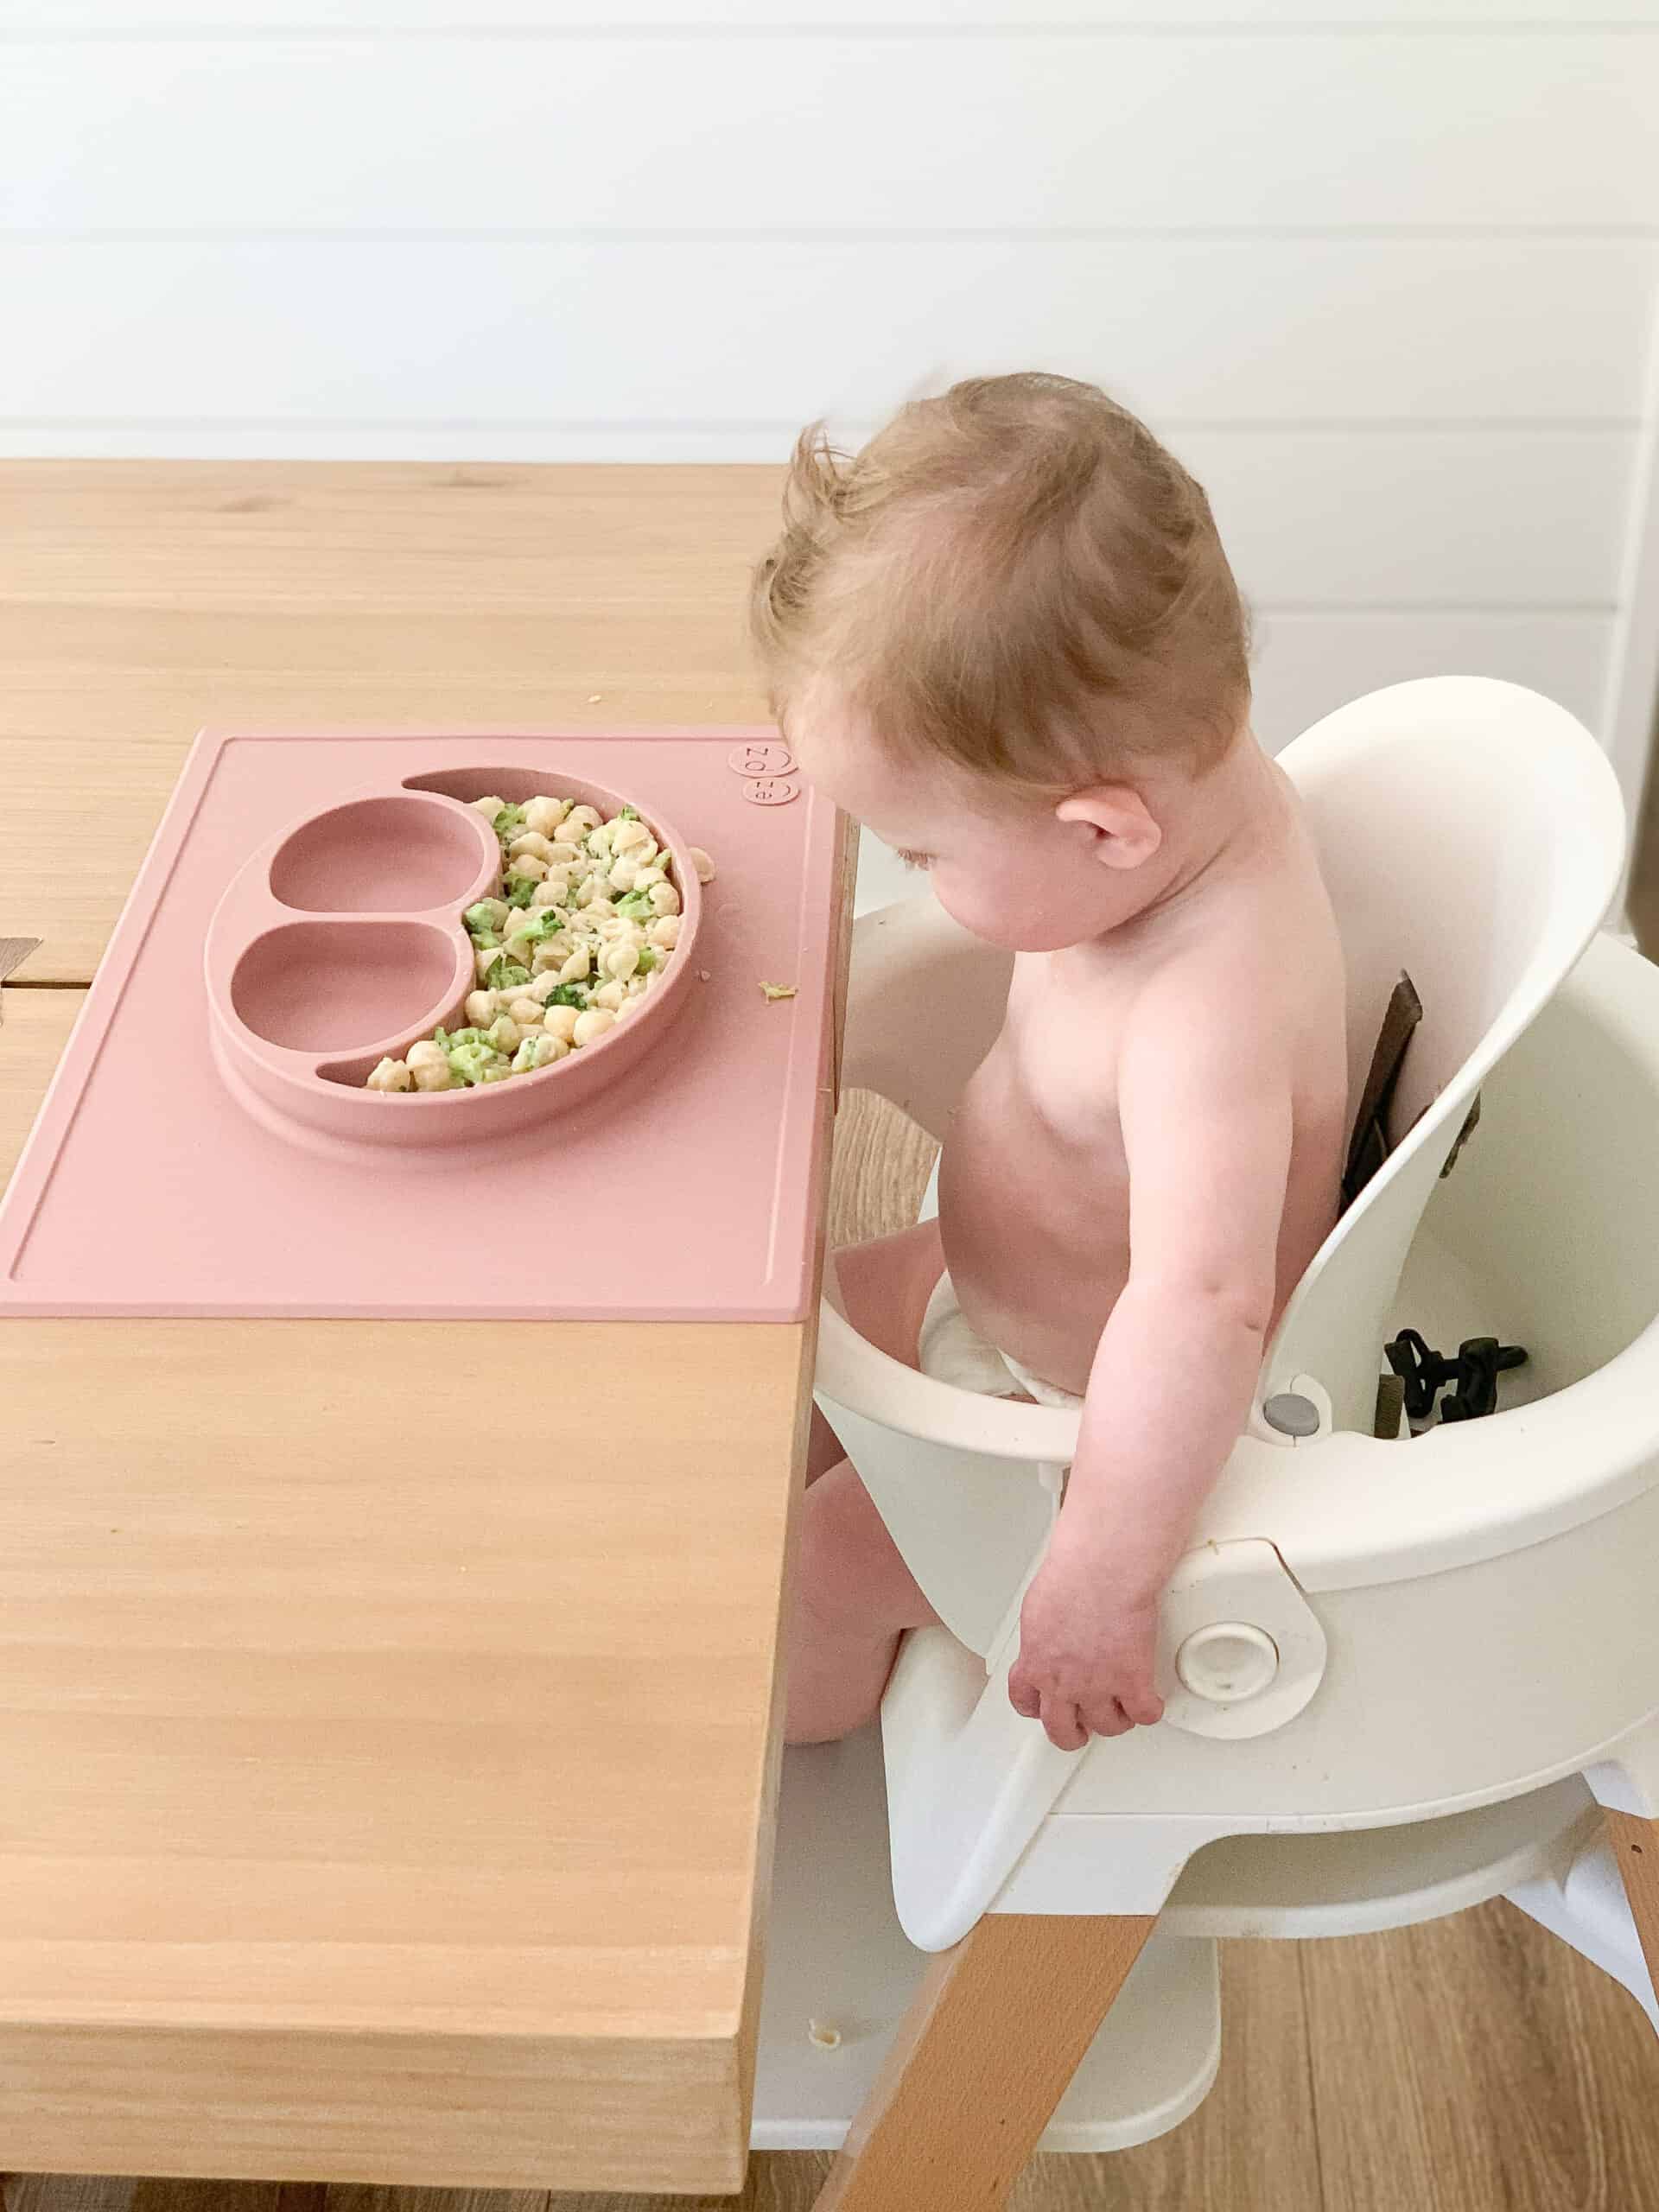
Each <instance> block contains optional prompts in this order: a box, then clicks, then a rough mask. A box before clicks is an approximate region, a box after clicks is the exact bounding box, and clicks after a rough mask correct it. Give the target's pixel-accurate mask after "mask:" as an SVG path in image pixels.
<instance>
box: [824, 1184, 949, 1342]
mask: <svg viewBox="0 0 1659 2212" xmlns="http://www.w3.org/2000/svg"><path fill="white" fill-rule="evenodd" d="M831 1265H832V1266H833V1268H834V1270H835V1280H836V1287H837V1290H838V1293H839V1296H840V1301H841V1308H842V1313H845V1315H846V1317H847V1319H849V1321H850V1322H851V1323H852V1325H853V1326H854V1328H855V1329H856V1330H857V1332H858V1333H859V1335H860V1336H861V1337H862V1338H864V1340H865V1341H866V1343H867V1344H874V1346H875V1347H876V1349H877V1351H884V1352H886V1353H887V1357H888V1358H889V1359H897V1360H900V1361H902V1362H903V1363H904V1364H905V1365H906V1367H914V1366H915V1364H916V1338H917V1336H918V1333H919V1332H920V1329H921V1325H922V1315H923V1313H924V1312H925V1310H926V1306H927V1301H928V1300H929V1299H930V1298H931V1295H932V1294H933V1287H934V1285H935V1284H936V1283H937V1282H938V1280H939V1277H940V1276H941V1274H944V1251H943V1249H942V1248H941V1245H940V1243H939V1224H938V1222H937V1221H936V1220H931V1219H930V1220H927V1221H918V1223H917V1224H916V1225H915V1227H914V1228H913V1229H903V1230H899V1232H898V1234H897V1235H896V1236H877V1237H873V1238H872V1239H871V1241H870V1242H869V1243H867V1244H847V1245H843V1246H842V1248H841V1249H840V1250H839V1251H837V1252H836V1254H835V1255H833V1259H832V1262H831Z"/></svg>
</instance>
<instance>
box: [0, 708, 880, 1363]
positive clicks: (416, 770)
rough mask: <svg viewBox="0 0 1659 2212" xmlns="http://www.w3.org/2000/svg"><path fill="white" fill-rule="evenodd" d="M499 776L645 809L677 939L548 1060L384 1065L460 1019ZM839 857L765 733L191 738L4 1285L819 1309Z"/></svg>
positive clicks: (81, 1043)
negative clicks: (464, 1068) (611, 1011)
mask: <svg viewBox="0 0 1659 2212" xmlns="http://www.w3.org/2000/svg"><path fill="white" fill-rule="evenodd" d="M780 764H781V768H780ZM504 783H511V784H512V785H513V786H514V787H513V789H512V790H510V791H505V792H504V793H503V795H504V796H505V797H506V798H509V799H510V800H512V801H514V802H515V803H516V802H517V800H518V798H519V796H520V795H521V794H523V795H528V794H529V793H530V792H531V791H532V790H533V791H548V792H550V793H551V794H554V795H556V796H563V795H567V794H569V795H574V796H576V797H578V798H580V797H583V796H586V795H587V793H588V791H592V792H593V793H594V801H595V804H599V805H600V806H601V810H602V811H607V812H608V811H610V810H612V809H611V808H610V807H609V806H608V805H607V800H608V799H610V798H617V799H619V800H626V801H627V802H630V803H632V804H633V805H635V806H636V807H637V808H638V810H639V813H640V814H641V816H642V817H643V818H644V820H645V823H646V825H647V827H649V828H652V829H654V830H655V831H656V832H657V834H658V837H659V840H660V842H661V843H662V844H663V846H664V849H666V850H668V851H670V852H671V853H672V855H674V858H675V862H676V876H677V880H678V882H679V883H680V884H681V886H682V887H683V900H684V912H683V919H682V936H681V944H680V948H679V950H678V951H677V953H676V954H675V955H674V956H673V957H671V959H670V960H669V962H668V964H667V966H666V968H665V969H664V973H663V976H662V978H661V981H660V983H659V984H658V985H657V986H655V987H653V989H652V993H651V995H650V996H648V997H647V998H646V999H645V1000H644V1001H643V1002H642V1005H641V1009H640V1012H639V1015H638V1016H637V1018H635V1019H633V1020H629V1021H627V1022H626V1023H624V1024H623V1025H622V1026H621V1027H620V1028H618V1029H617V1030H615V1031H614V1032H613V1033H611V1034H610V1035H609V1036H607V1037H605V1038H603V1039H599V1040H597V1041H595V1042H594V1044H592V1045H590V1046H588V1047H587V1048H586V1049H585V1050H584V1051H582V1052H578V1053H573V1054H572V1055H571V1057H570V1058H569V1059H567V1060H565V1061H563V1063H561V1064H560V1065H556V1066H549V1067H545V1068H542V1069H540V1070H538V1071H537V1072H535V1073H533V1074H528V1075H524V1076H519V1077H514V1078H513V1079H512V1080H511V1081H509V1082H505V1083H500V1084H491V1085H489V1086H488V1087H483V1088H480V1089H477V1090H466V1091H454V1092H446V1093H442V1094H429V1095H421V1096H384V1095H381V1094H379V1093H377V1092H372V1091H368V1090H365V1089H364V1088H363V1077H364V1075H365V1073H366V1072H367V1071H368V1069H369V1068H370V1067H371V1066H372V1065H373V1064H374V1061H375V1059H376V1058H377V1057H378V1056H379V1055H380V1054H381V1053H383V1052H385V1053H386V1054H388V1055H389V1056H392V1057H396V1055H397V1053H398V1052H400V1051H401V1050H402V1049H404V1048H405V1047H406V1046H408V1045H409V1044H410V1042H411V1041H412V1040H413V1039H415V1038H416V1037H417V1036H418V1035H421V1034H425V1033H429V1031H430V1029H431V1028H432V1027H435V1026H436V1025H437V1024H438V1023H441V1022H442V1023H444V1024H446V1025H453V1024H454V1023H455V1022H457V1021H459V1020H464V1015H463V1014H461V1001H462V1000H463V999H464V997H465V995H466V994H467V991H468V990H470V989H471V988H473V986H474V981H475V977H474V974H473V972H472V950H471V947H470V945H469V944H468V941H467V936H466V932H465V930H464V928H463V927H462V925H461V912H462V911H463V908H464V906H465V905H466V903H467V900H468V899H477V898H479V897H480V896H481V895H484V893H485V892H486V891H487V890H488V889H490V888H492V886H491V885H490V883H489V881H488V879H489V877H490V874H491V872H492V870H493V868H494V867H495V865H496V862H497V860H498V858H499V854H498V849H497V848H496V846H495V841H494V837H493V832H492V831H491V830H490V829H489V827H488V825H487V824H486V823H483V821H482V817H480V816H479V815H478V814H477V813H476V812H475V811H474V810H472V809H471V808H470V806H468V805H467V804H466V802H467V800H469V799H470V798H477V797H482V796H484V795H485V794H486V793H487V792H492V791H502V787H503V785H504ZM77 834H79V833H77ZM66 842H67V845H69V846H72V845H73V842H74V838H73V837H67V840H66ZM692 845H696V846H700V847H702V848H703V849H705V850H706V851H707V852H708V853H709V855H710V856H711V857H712V859H713V861H714V864H715V876H714V879H713V880H711V881H710V882H709V884H708V886H707V887H705V888H701V889H700V887H699V886H698V884H697V882H696V871H695V869H694V868H693V867H692V865H691V863H690V859H689V857H688V855H689V852H690V847H691V846H692ZM838 849H839V829H838V823H837V818H836V812H835V810H834V809H833V808H832V807H831V806H830V805H829V804H827V803H826V802H825V801H823V799H822V798H819V797H817V795H816V794H814V793H813V792H811V791H810V790H808V789H807V788H805V786H804V785H803V784H802V782H801V779H800V778H799V776H798V773H796V772H793V770H792V766H791V764H790V763H789V760H788V755H787V754H786V753H784V752H783V750H782V748H781V747H779V745H778V743H777V741H776V733H775V732H773V731H771V730H766V729H759V730H757V729H744V728H709V729H664V730H655V731H640V732H630V733H618V734H614V735H603V734H594V733H593V732H590V731H584V732H581V733H569V732H567V733H561V732H556V731H549V732H546V733H540V734H536V733H525V732H518V733H517V734H510V735H502V734H480V733H467V734H446V733H441V732H434V733H431V734H415V735H410V734H327V735H315V734H291V735H290V734H276V735H248V734H239V733H236V732H229V731H218V732H214V731H207V732H204V733H203V734H202V735H201V736H200V738H199V739H198V740H197V741H196V745H195V747H194V751H193V753H192V754H191V756H190V759H189V761H188V764H187V766H186V768H185V771H184V774H183V776H182V778H181V780H180V783H179V785H178V786H177V788H176V790H175V793H174V796H173V799H172V802H171V804H169V806H168V811H167V814H166V816H165V817H164V819H163V821H162V827H161V829H160V830H159V832H158V834H157V836H156V842H155V844H154V846H153V847H152V849H151V850H150V853H149V857H148V859H147V860H146V861H145V864H144V867H143V870H142V872H141V874H140V875H139V878H138V880H137V885H136V886H135V888H134V891H133V893H132V896H131V898H130V900H129V901H128V904H127V906H126V909H125V911H124V913H123V915H122V917H121V919H120V922H119V924H118V926H117V929H116V932H115V936H114V938H113V940H112V942H111V946H110V949H109V951H108V954H107V955H106V957H105V960H104V962H103V964H102V965H101V967H100V968H99V972H98V976H97V978H96V980H95V981H94V982H93V984H92V989H91V992H90V993H89V995H88V998H87V1001H86V1008H85V1011H84V1012H83V1014H82V1016H81V1019H80V1021H79V1025H78V1026H77V1028H76V1030H75V1033H74V1035H73V1038H72V1039H71V1041H70V1044H69V1047H68V1050H67V1052H66V1054H65V1056H64V1058H63V1062H62V1065H61V1066H60V1070H59V1071H58V1074H57V1077H56V1078H55V1080H54V1084H53V1086H52V1088H51V1090H50V1091H49V1093H48V1097H47V1102H46V1103H45V1105H44V1107H43V1108H42V1109H41V1116H40V1119H39V1121H38V1122H37V1123H36V1126H35V1130H34V1133H33V1135H32V1136H31V1138H30V1140H29V1145H28V1147H27V1148H26V1150H25V1152H24V1154H23V1158H22V1162H21V1163H20V1165H19V1167H18V1171H17V1173H16V1176H15V1178H14V1179H13V1181H12V1185H11V1187H10V1192H9V1193H8V1195H7V1198H6V1200H5V1203H4V1205H3V1208H0V1311H3V1312H10V1313H26V1314H39V1315H59V1316H77V1315H89V1316H95V1315H139V1314H154V1315H172V1316H187V1315H188V1316H214V1315H245V1316H259V1315H267V1316H283V1315H288V1316H299V1315H310V1316H340V1317H353V1316H356V1317H369V1318H372V1317H386V1318H405V1319H448V1318H455V1319H498V1320H511V1319H548V1318H560V1319H593V1320H600V1319H604V1320H627V1319H639V1320H792V1319H801V1318H802V1317H804V1315H805V1313H806V1312H807V1310H808V1306H809V1304H810V1290H811V1283H812V1271H813V1260H814V1243H815V1238H816V1235H817V1219H818V1214H819V1211H820V1208H819V1196H820V1182H821V1178H822V1175H823V1160H824V1151H825V1147H824V1143H823V1136H824V1128H825V1122H826V1117H827V1115H828V1112H829V1084H830V1066H831V1063H830V1054H831V1049H832V1027H833V1016H832V996H833V974H832V971H833V967H834V960H835V953H836V937H837V925H838V921H839V892H840V877H839V868H838ZM66 896H69V897H72V896H73V886H72V884H70V883H68V882H66ZM763 985H771V986H773V987H774V991H773V994H772V995H768V994H767V992H766V990H764V989H763V988H762V987H763ZM785 994H792V995H785ZM504 1357H505V1354H504Z"/></svg>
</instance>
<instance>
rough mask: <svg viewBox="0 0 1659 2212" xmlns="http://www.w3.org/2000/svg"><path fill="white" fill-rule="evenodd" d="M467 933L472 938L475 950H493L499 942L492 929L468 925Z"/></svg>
mask: <svg viewBox="0 0 1659 2212" xmlns="http://www.w3.org/2000/svg"><path fill="white" fill-rule="evenodd" d="M467 936H468V937H469V938H471V939H472V940H473V950H474V951H475V952H493V951H494V950H495V949H496V947H497V946H498V945H499V944H500V942H501V940H500V938H499V937H498V936H497V935H496V933H495V931H493V930H475V929H473V928H472V927H471V926H470V925H469V926H468V928H467Z"/></svg>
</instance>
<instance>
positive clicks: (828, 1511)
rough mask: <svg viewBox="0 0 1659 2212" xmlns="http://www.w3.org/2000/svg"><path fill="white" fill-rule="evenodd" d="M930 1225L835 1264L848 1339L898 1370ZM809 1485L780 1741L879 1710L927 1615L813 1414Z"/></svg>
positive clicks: (923, 1298)
mask: <svg viewBox="0 0 1659 2212" xmlns="http://www.w3.org/2000/svg"><path fill="white" fill-rule="evenodd" d="M834 1266H835V1269H836V1283H837V1286H838V1287H839V1290H840V1294H841V1300H842V1310H843V1312H844V1313H846V1316H847V1319H849V1321H850V1322H851V1323H852V1325H853V1326H854V1327H855V1329H856V1330H857V1331H858V1332H859V1334H860V1335H861V1337H863V1338H866V1339H867V1340H868V1342H869V1343H871V1344H874V1345H876V1346H877V1347H878V1349H879V1350H880V1351H885V1352H887V1354H888V1355H889V1357H892V1358H893V1359H899V1360H902V1361H903V1362H904V1363H905V1364H906V1366H907V1367H913V1366H914V1365H915V1364H916V1339H917V1338H918V1335H919V1334H920V1332H921V1325H922V1315H923V1313H924V1312H925V1309H926V1306H927V1301H928V1300H929V1298H930V1297H931V1295H932V1293H933V1287H934V1285H935V1284H936V1283H937V1282H938V1279H939V1276H940V1275H941V1274H942V1273H943V1272H944V1259H943V1256H942V1255H941V1253H940V1250H939V1237H938V1223H937V1222H933V1221H925V1222H920V1223H918V1224H917V1226H916V1227H915V1228H914V1229H907V1230H901V1231H900V1233H899V1235H898V1236H883V1237H878V1238H877V1239H875V1240H874V1242H873V1243H868V1244H858V1245H854V1246H850V1247H849V1248H848V1249H846V1250H844V1251H841V1252H838V1253H837V1254H836V1256H835V1261H834ZM807 1482H808V1484H809V1485H810V1487H809V1489H808V1491H807V1494H806V1498H805V1502H804V1505H803V1507H802V1514H803V1519H804V1526H803V1528H802V1530H801V1542H800V1551H799V1554H798V1560H797V1565H796V1571H795V1587H794V1593H793V1602H792V1605H791V1621H790V1654H789V1718H788V1735H789V1740H790V1741H791V1743H792V1744H816V1743H824V1742H828V1741H829V1739H830V1738H835V1737H839V1736H845V1735H847V1734H849V1732H850V1731H851V1730H853V1729H855V1728H856V1727H858V1726H861V1723H862V1722H864V1721H866V1720H868V1719H869V1717H870V1715H871V1714H872V1713H874V1711H875V1709H876V1707H877V1706H878V1705H879V1704H880V1700H881V1693H882V1691H883V1690H884V1689H885V1688H887V1676H888V1675H889V1674H890V1673H891V1672H892V1669H893V1657H894V1655H895V1654H896V1652H897V1651H898V1649H899V1637H900V1635H901V1634H902V1633H903V1632H904V1630H906V1629H909V1628H924V1627H926V1626H928V1625H929V1624H931V1623H932V1622H934V1621H936V1620H937V1619H938V1615H937V1614H936V1613H935V1612H934V1611H933V1608H932V1607H931V1605H929V1604H928V1602H927V1599H925V1597H924V1596H923V1595H922V1592H921V1589H920V1586H918V1583H917V1581H916V1579H915V1577H914V1576H913V1575H912V1573H911V1572H910V1569H909V1568H908V1567H906V1565H905V1562H904V1560H903V1559H902V1558H901V1557H900V1555H899V1548H898V1546H897V1545H896V1544H895V1543H894V1542H893V1539H892V1537H891V1536H890V1535H888V1534H887V1528H886V1525H885V1524H884V1522H882V1519H881V1516H880V1514H879V1513H878V1512H877V1511H876V1510H875V1507H874V1504H873V1503H871V1501H870V1495H869V1492H868V1491H867V1490H866V1489H865V1487H864V1485H863V1484H862V1483H861V1482H860V1480H859V1478H858V1476H857V1473H856V1472H855V1470H854V1468H853V1465H852V1463H851V1462H850V1461H849V1459H847V1458H846V1457H845V1455H844V1454H843V1453H842V1449H841V1446H840V1445H839V1443H838V1442H837V1441H836V1435H835V1432H834V1430H833V1429H832V1428H831V1427H830V1426H829V1422H828V1421H825V1420H824V1418H823V1415H822V1414H819V1413H817V1411H816V1409H815V1412H814V1415H813V1423H812V1442H811V1446H810V1452H809V1454H808V1461H807Z"/></svg>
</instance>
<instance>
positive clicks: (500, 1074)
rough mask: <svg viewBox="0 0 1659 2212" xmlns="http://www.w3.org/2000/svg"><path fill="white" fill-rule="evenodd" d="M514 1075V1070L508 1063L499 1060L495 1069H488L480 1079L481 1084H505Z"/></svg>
mask: <svg viewBox="0 0 1659 2212" xmlns="http://www.w3.org/2000/svg"><path fill="white" fill-rule="evenodd" d="M511 1074H512V1067H511V1065H509V1063H508V1062H507V1061H505V1060H498V1061H497V1062H496V1064H495V1065H494V1066H493V1067H488V1068H486V1069H485V1071H484V1072H483V1074H482V1075H481V1076H480V1077H479V1078H478V1079H479V1081H480V1083H505V1081H506V1079H507V1077H509V1076H510V1075H511Z"/></svg>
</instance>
